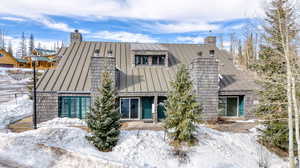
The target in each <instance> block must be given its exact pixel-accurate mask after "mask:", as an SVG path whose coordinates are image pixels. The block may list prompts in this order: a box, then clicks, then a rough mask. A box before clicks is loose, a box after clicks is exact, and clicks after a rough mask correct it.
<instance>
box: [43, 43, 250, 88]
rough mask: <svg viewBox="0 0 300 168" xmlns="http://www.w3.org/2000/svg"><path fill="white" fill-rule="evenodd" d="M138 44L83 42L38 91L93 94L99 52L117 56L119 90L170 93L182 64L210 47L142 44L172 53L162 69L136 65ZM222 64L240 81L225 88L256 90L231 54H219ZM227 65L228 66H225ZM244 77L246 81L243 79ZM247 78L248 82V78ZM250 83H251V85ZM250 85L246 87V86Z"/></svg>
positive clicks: (222, 69) (67, 54)
mask: <svg viewBox="0 0 300 168" xmlns="http://www.w3.org/2000/svg"><path fill="white" fill-rule="evenodd" d="M134 45H136V43H119V42H81V43H72V44H71V46H70V47H68V48H67V49H65V51H64V53H63V54H62V55H64V56H63V58H62V59H61V61H60V63H59V65H58V67H57V69H56V70H49V71H47V72H46V73H45V75H44V76H43V78H42V79H41V82H40V83H39V87H38V89H40V90H45V91H89V90H90V87H91V81H90V78H89V65H90V61H91V57H92V56H93V54H94V51H95V50H96V49H99V52H100V54H101V55H104V56H107V53H108V51H109V50H112V51H113V56H115V57H116V67H117V68H118V70H119V77H120V78H119V81H118V91H119V92H121V93H127V92H130V93H132V92H139V93H144V92H166V91H168V89H169V88H170V86H169V82H170V81H171V80H173V79H174V78H175V75H176V70H177V68H178V66H179V65H180V64H189V63H190V61H191V60H192V58H194V57H196V56H198V53H199V51H202V52H203V54H208V52H209V48H208V47H207V46H206V45H195V44H140V45H142V46H139V47H141V48H142V49H150V48H151V49H156V50H158V49H160V50H161V49H164V50H165V49H167V50H168V53H169V61H170V62H169V63H170V66H169V67H160V66H151V67H150V66H136V67H134V66H132V63H131V61H132V60H131V49H132V46H134ZM216 54H218V56H219V59H220V63H219V69H220V73H221V74H223V75H231V76H234V78H236V80H235V81H234V82H233V83H231V84H228V83H226V82H224V81H221V83H222V82H223V83H222V84H221V85H223V86H222V87H221V89H223V90H226V89H227V90H234V89H242V90H243V89H249V88H250V89H253V87H254V86H255V85H254V84H252V83H253V80H252V78H251V77H249V79H247V78H246V77H243V76H247V75H245V73H244V72H240V71H238V70H237V69H236V68H235V67H234V66H233V64H232V60H230V55H228V53H226V52H224V51H219V50H218V51H217V52H216ZM223 64H224V65H223ZM242 77H243V78H242ZM245 78H246V79H245ZM249 83H250V84H249ZM245 85H246V86H245Z"/></svg>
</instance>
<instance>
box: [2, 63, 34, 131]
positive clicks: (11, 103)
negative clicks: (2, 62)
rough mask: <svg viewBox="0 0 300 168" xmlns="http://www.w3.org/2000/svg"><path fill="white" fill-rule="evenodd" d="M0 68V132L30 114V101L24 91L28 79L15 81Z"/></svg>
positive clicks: (25, 90)
mask: <svg viewBox="0 0 300 168" xmlns="http://www.w3.org/2000/svg"><path fill="white" fill-rule="evenodd" d="M6 70H7V69H5V68H0V132H6V131H7V130H6V129H5V127H6V126H7V125H8V124H10V123H12V122H15V121H17V120H20V119H22V118H24V117H27V116H30V115H31V114H32V101H31V100H29V96H28V93H27V89H26V84H27V82H28V80H29V79H28V78H26V79H23V80H15V79H13V78H12V77H11V76H9V75H8V73H7V72H6Z"/></svg>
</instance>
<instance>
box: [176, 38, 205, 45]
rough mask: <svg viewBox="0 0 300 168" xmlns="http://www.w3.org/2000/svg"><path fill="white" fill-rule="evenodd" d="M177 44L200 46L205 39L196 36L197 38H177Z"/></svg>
mask: <svg viewBox="0 0 300 168" xmlns="http://www.w3.org/2000/svg"><path fill="white" fill-rule="evenodd" d="M176 42H184V43H193V44H199V43H203V42H204V38H203V37H200V36H196V37H191V36H179V37H177V38H176Z"/></svg>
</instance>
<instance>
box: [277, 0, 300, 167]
mask: <svg viewBox="0 0 300 168" xmlns="http://www.w3.org/2000/svg"><path fill="white" fill-rule="evenodd" d="M275 3H276V5H277V6H278V8H276V12H277V21H278V23H279V24H278V25H279V32H280V40H279V41H277V42H278V43H279V44H280V43H281V44H280V45H281V47H282V49H283V50H282V51H283V52H282V53H281V54H282V55H283V56H284V58H285V61H286V72H287V76H286V80H287V86H286V89H287V98H288V128H289V167H290V168H295V159H294V131H293V128H294V127H293V104H294V108H295V109H294V110H295V113H296V115H297V116H296V119H295V121H296V120H297V121H296V124H295V125H296V128H297V129H298V131H296V139H297V146H298V159H299V158H300V153H299V152H300V147H299V146H300V139H299V118H298V117H299V116H298V111H296V110H297V109H298V108H297V107H296V106H297V104H296V101H295V99H296V97H295V91H294V88H295V87H294V83H295V82H294V81H295V79H294V77H293V71H292V60H293V54H292V52H293V50H292V45H291V44H292V40H293V38H294V37H295V36H296V35H295V33H294V32H293V31H294V30H293V29H294V27H293V26H291V25H290V24H289V23H290V20H289V19H291V17H290V16H292V15H293V8H292V7H291V6H290V4H289V2H288V1H283V0H275ZM287 15H290V16H287ZM297 135H298V137H297Z"/></svg>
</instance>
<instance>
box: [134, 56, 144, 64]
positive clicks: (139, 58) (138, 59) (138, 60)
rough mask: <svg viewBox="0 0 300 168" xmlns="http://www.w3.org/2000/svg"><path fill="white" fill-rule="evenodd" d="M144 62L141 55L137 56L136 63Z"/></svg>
mask: <svg viewBox="0 0 300 168" xmlns="http://www.w3.org/2000/svg"><path fill="white" fill-rule="evenodd" d="M140 64H142V57H141V56H139V55H136V56H135V65H140Z"/></svg>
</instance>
